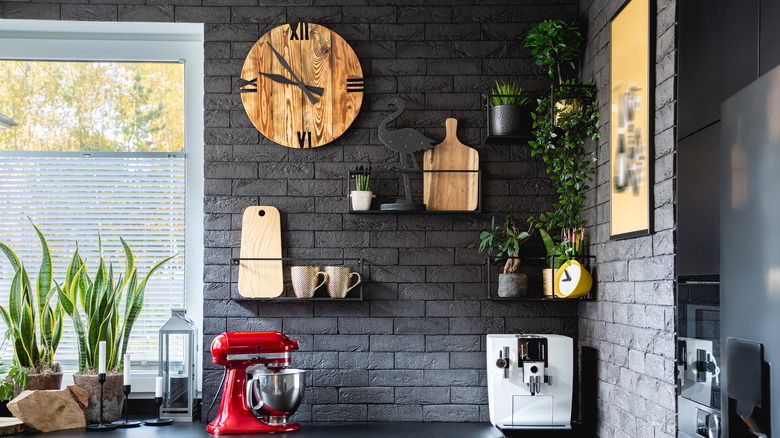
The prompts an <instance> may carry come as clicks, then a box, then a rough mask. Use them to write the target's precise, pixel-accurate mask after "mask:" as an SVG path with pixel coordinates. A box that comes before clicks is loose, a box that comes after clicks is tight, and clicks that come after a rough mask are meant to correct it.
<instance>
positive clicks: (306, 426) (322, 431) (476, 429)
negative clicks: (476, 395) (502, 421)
mask: <svg viewBox="0 0 780 438" xmlns="http://www.w3.org/2000/svg"><path fill="white" fill-rule="evenodd" d="M26 436H40V437H42V438H43V437H62V438H64V437H69V438H77V437H78V438H82V437H91V438H99V437H106V438H109V437H110V438H113V437H128V438H141V437H144V438H190V437H192V438H198V437H204V438H205V437H209V438H211V437H215V436H218V435H211V434H209V433H208V432H206V423H176V424H174V425H172V426H158V427H150V426H141V427H136V428H131V429H117V430H114V431H110V432H87V431H86V430H85V429H71V430H63V431H59V432H52V433H47V434H33V435H26ZM222 436H224V437H226V438H242V437H253V438H257V437H262V436H267V437H269V438H390V437H403V438H417V437H421V438H460V437H464V438H472V437H473V438H497V437H501V436H502V435H501V432H499V431H498V430H497V429H496V428H494V427H493V426H492V425H491V424H490V423H411V422H376V423H301V430H299V431H296V432H287V433H275V434H251V435H222Z"/></svg>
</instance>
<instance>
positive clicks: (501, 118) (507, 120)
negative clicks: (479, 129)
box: [490, 105, 523, 135]
mask: <svg viewBox="0 0 780 438" xmlns="http://www.w3.org/2000/svg"><path fill="white" fill-rule="evenodd" d="M522 124H523V123H522V115H521V113H520V107H519V106H517V105H499V106H494V107H492V108H491V109H490V128H491V129H490V134H491V135H518V134H520V133H521V132H520V131H521V130H522Z"/></svg>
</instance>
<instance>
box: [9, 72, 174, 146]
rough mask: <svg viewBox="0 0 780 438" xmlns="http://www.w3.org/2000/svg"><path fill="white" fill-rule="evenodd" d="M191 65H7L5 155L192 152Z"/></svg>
mask: <svg viewBox="0 0 780 438" xmlns="http://www.w3.org/2000/svg"><path fill="white" fill-rule="evenodd" d="M183 90H184V65H183V64H178V63H175V64H174V63H129V62H125V63H115V62H49V61H5V60H0V112H2V113H3V114H5V115H7V116H9V117H10V118H12V119H13V120H14V121H15V122H17V123H19V126H16V127H14V128H11V129H4V130H0V150H6V151H8V150H16V151H112V152H177V151H182V150H184V91H183Z"/></svg>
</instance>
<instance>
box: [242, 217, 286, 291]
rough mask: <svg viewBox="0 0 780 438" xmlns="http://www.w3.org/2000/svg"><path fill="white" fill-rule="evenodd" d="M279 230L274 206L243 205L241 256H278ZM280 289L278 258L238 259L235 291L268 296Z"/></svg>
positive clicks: (282, 283)
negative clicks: (262, 259)
mask: <svg viewBox="0 0 780 438" xmlns="http://www.w3.org/2000/svg"><path fill="white" fill-rule="evenodd" d="M281 257H282V232H281V220H280V217H279V210H277V209H276V207H270V206H257V207H247V209H246V210H244V218H243V222H242V224H241V258H281ZM282 292H284V279H283V277H282V261H281V260H265V261H259V260H241V262H240V263H239V268H238V293H239V295H241V296H242V297H245V298H272V297H278V296H279V295H281V294H282Z"/></svg>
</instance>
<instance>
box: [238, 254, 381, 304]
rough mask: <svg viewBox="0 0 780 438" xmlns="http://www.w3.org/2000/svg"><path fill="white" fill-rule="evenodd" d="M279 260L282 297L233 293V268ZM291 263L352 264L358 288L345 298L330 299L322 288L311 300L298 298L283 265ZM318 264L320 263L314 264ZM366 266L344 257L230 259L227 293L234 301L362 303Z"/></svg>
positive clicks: (356, 260)
mask: <svg viewBox="0 0 780 438" xmlns="http://www.w3.org/2000/svg"><path fill="white" fill-rule="evenodd" d="M278 260H281V261H282V263H283V269H284V279H285V281H284V291H283V292H282V295H280V296H278V297H268V298H252V297H244V296H241V295H239V294H238V293H237V292H236V293H234V291H233V283H234V282H233V266H238V265H239V264H241V262H242V261H278ZM293 261H306V262H328V263H327V265H335V266H347V265H348V264H349V262H351V264H354V265H355V266H356V268H357V270H356V271H355V272H357V273H359V274H360V277H361V281H360V284H359V285H358V287H356V288H355V289H353V290H351V291H350V292H348V293H347V296H346V297H344V298H332V297H330V296H328V293H327V291H326V288H322V289H320V290H318V291H316V292H315V293H314V296H313V297H311V298H298V297H297V296H295V292H294V291H293V287H292V284H291V283H290V281H289V276H288V275H287V274H288V273H289V268H290V267H291V266H290V265H285V264H284V262H293ZM315 264H318V265H319V264H320V263H315ZM365 266H366V262H365V260H364V259H363V258H345V257H332V258H322V257H279V258H253V257H231V259H230V280H229V291H230V292H229V293H230V299H231V300H234V301H330V302H337V303H341V302H344V301H363V285H364V284H365V283H366V282H367V281H368V279H367V278H366V277H367V276H366V275H365V273H364V269H363V268H364V267H365Z"/></svg>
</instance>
